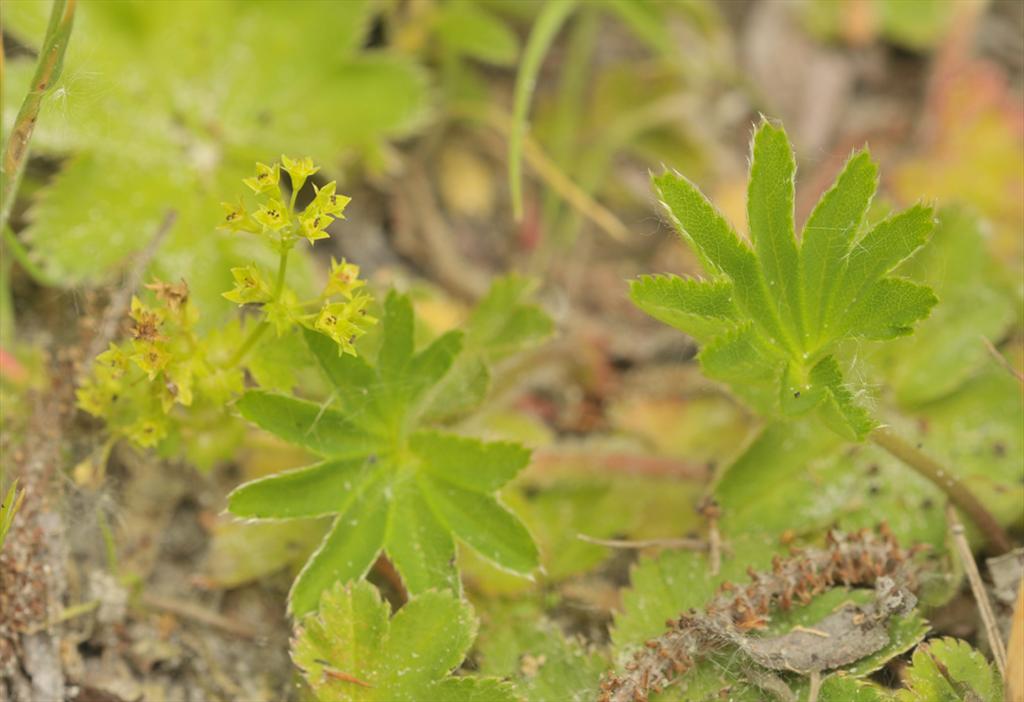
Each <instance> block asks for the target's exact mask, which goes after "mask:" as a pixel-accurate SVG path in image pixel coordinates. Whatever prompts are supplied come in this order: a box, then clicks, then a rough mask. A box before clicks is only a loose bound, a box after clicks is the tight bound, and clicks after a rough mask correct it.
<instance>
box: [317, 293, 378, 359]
mask: <svg viewBox="0 0 1024 702" xmlns="http://www.w3.org/2000/svg"><path fill="white" fill-rule="evenodd" d="M371 300H372V298H371V297H370V296H369V295H358V296H356V297H354V298H353V299H351V300H349V301H348V302H329V303H327V304H325V305H324V306H323V308H322V309H321V310H320V314H319V315H317V318H316V321H315V322H314V323H313V327H314V328H315V329H317V330H318V331H322V332H323V333H324V334H326V335H327V336H329V337H331V338H332V339H334V341H335V342H336V343H337V344H338V355H339V356H340V355H341V354H343V353H347V354H351V355H352V356H355V355H356V347H355V343H356V341H357V340H358V339H359V337H361V336H363V335H364V334H365V333H366V331H367V327H369V326H372V325H373V324H376V323H377V320H376V319H375V318H374V317H371V316H370V315H368V314H367V313H366V307H367V306H368V305H369V304H370V302H371Z"/></svg>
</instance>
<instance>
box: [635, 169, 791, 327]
mask: <svg viewBox="0 0 1024 702" xmlns="http://www.w3.org/2000/svg"><path fill="white" fill-rule="evenodd" d="M653 180H654V187H655V189H656V190H657V191H658V196H659V197H660V198H661V201H662V203H663V204H664V205H665V208H666V209H667V210H668V212H669V215H670V216H671V217H672V220H673V221H674V222H675V225H676V228H678V229H679V232H680V234H682V236H683V237H684V238H685V239H686V240H687V242H688V243H689V244H690V246H691V247H692V248H693V249H694V251H695V252H696V253H697V255H698V256H699V257H700V259H701V261H702V262H703V264H704V267H705V268H707V269H708V271H709V272H710V273H712V274H716V275H719V274H725V275H727V276H728V277H729V279H730V280H732V283H733V286H734V291H735V293H734V294H735V296H736V301H737V302H738V303H739V305H740V307H741V308H742V309H743V310H744V311H745V312H746V313H747V315H748V317H749V318H751V319H753V320H755V321H756V323H757V324H758V325H759V326H760V327H762V328H763V329H764V330H765V331H766V332H767V333H768V335H769V336H771V337H772V338H775V339H778V338H781V336H782V331H781V328H780V326H779V321H778V316H777V314H776V312H775V308H774V306H773V305H772V303H771V302H770V300H769V298H768V294H767V291H766V290H765V285H764V280H763V279H762V276H761V271H760V269H759V267H758V262H757V257H756V256H755V254H754V252H753V251H751V250H750V248H749V247H748V246H747V245H746V244H744V243H743V242H742V241H740V238H739V236H737V234H736V232H735V231H734V230H733V228H732V226H731V225H730V224H729V223H728V222H726V220H725V218H724V217H723V216H722V215H721V214H720V213H719V212H718V211H717V210H716V209H715V207H714V205H712V204H711V202H710V201H709V200H708V199H707V198H706V197H705V196H704V194H703V193H701V192H700V190H698V189H697V187H696V186H695V185H693V183H691V182H690V181H689V180H687V179H686V178H684V177H683V176H681V175H678V174H675V173H664V174H662V175H660V176H655V177H654V179H653Z"/></svg>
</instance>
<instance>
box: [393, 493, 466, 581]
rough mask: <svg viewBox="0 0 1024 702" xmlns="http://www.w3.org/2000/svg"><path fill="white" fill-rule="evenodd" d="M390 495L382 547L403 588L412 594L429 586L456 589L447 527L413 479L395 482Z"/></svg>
mask: <svg viewBox="0 0 1024 702" xmlns="http://www.w3.org/2000/svg"><path fill="white" fill-rule="evenodd" d="M394 495H395V497H394V503H393V504H392V509H391V513H390V515H389V518H388V531H387V536H386V538H385V543H384V549H385V551H387V554H388V557H389V558H390V559H391V562H392V563H393V564H394V566H395V568H396V569H397V570H398V572H399V573H400V574H401V576H402V582H403V583H404V584H405V587H406V589H407V590H408V591H409V592H410V593H412V594H417V593H420V592H425V591H427V590H429V589H431V588H437V589H450V590H452V591H454V592H460V591H461V589H462V583H461V582H460V581H459V574H458V572H457V571H456V569H455V564H454V562H455V541H454V540H453V538H452V534H451V531H450V530H449V529H448V528H447V527H446V526H445V525H444V524H442V523H441V522H440V521H439V520H438V518H437V516H436V515H435V514H434V512H433V510H432V509H431V508H430V505H428V504H427V502H426V500H425V499H424V497H423V493H422V492H421V491H420V489H419V487H418V486H417V485H416V484H415V483H414V482H413V481H408V482H405V483H402V484H400V485H398V486H396V487H395V492H394Z"/></svg>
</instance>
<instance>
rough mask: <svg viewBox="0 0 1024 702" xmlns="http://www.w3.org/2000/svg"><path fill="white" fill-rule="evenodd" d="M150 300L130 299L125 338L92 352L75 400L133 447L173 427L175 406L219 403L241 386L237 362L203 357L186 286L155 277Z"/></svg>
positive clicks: (206, 346)
mask: <svg viewBox="0 0 1024 702" xmlns="http://www.w3.org/2000/svg"><path fill="white" fill-rule="evenodd" d="M146 287H148V288H149V289H150V290H153V291H154V293H155V296H156V304H153V305H150V304H147V303H145V302H143V301H142V300H140V299H139V298H138V297H133V298H132V302H131V311H130V317H131V320H132V328H131V337H130V338H129V339H126V340H125V341H123V342H121V343H119V344H111V345H110V347H109V348H108V349H107V350H106V351H104V352H103V353H101V354H100V355H99V356H97V357H96V360H95V362H94V364H93V368H92V373H91V375H90V377H89V378H88V380H86V382H84V383H83V384H82V386H81V387H80V388H79V390H78V405H79V407H81V408H82V409H83V410H85V411H86V412H89V413H90V414H92V415H95V416H97V417H102V418H103V419H105V420H106V421H107V423H108V425H109V426H110V427H111V429H112V430H113V431H114V432H115V433H118V434H121V435H123V436H125V437H127V438H128V439H130V440H132V441H133V442H135V443H136V444H138V445H140V446H155V445H157V444H159V443H160V442H161V441H163V440H165V439H167V438H168V437H169V435H170V434H172V433H173V432H174V430H175V428H176V420H175V419H174V418H173V417H172V416H171V412H172V409H173V408H174V406H175V405H180V406H183V407H192V406H193V405H194V404H195V403H196V400H197V396H201V398H202V400H203V402H204V403H206V404H214V405H215V404H223V403H225V402H227V401H228V400H229V399H230V397H231V395H232V394H233V393H235V392H241V390H242V382H243V377H242V372H241V370H239V369H234V370H231V369H220V368H217V367H215V366H213V365H212V364H211V363H209V362H208V360H207V359H208V357H209V354H210V345H211V341H210V340H206V341H204V342H201V341H200V340H199V339H198V338H197V337H196V334H195V331H194V327H195V323H196V321H197V314H196V312H195V309H194V308H193V307H192V306H191V305H189V304H188V286H187V285H186V284H185V283H184V281H182V282H181V283H176V284H168V283H164V282H161V281H156V282H154V283H153V284H152V285H148V286H146Z"/></svg>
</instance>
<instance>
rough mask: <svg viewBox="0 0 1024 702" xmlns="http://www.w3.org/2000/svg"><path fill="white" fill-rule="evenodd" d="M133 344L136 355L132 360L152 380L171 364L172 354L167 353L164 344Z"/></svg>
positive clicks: (138, 342) (145, 342)
mask: <svg viewBox="0 0 1024 702" xmlns="http://www.w3.org/2000/svg"><path fill="white" fill-rule="evenodd" d="M133 343H134V350H135V353H133V354H132V356H131V358H132V360H133V361H135V365H137V366H138V367H139V368H141V369H142V371H143V372H144V373H145V374H146V375H147V376H149V379H150V380H153V378H155V377H156V376H157V373H159V372H160V371H162V370H163V369H164V368H166V367H167V364H168V363H170V361H171V354H170V353H168V352H167V349H166V348H164V346H163V344H158V343H156V342H155V341H135V342H133Z"/></svg>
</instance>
